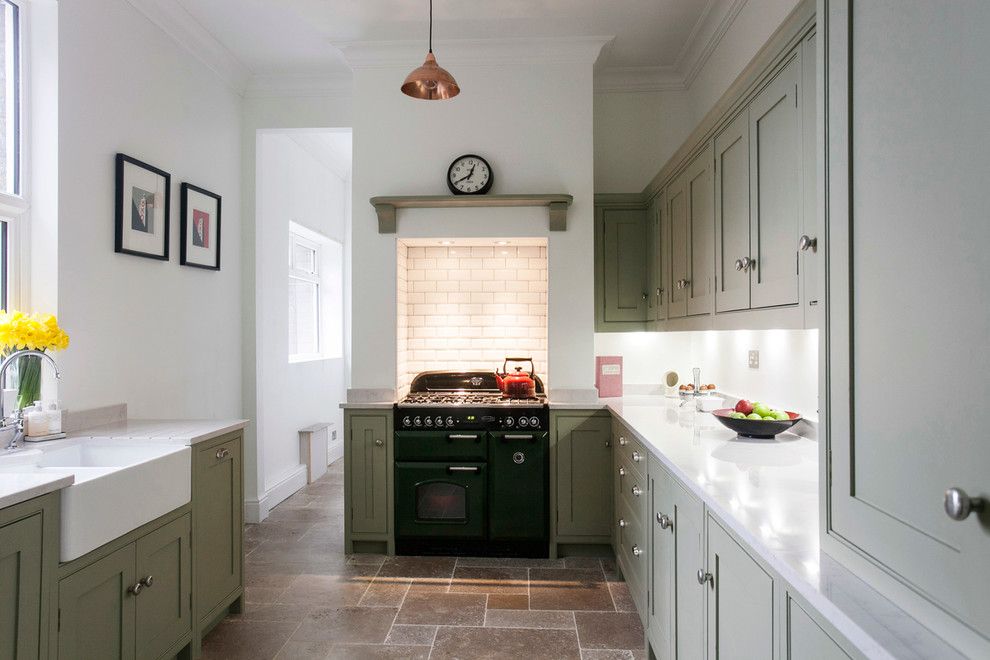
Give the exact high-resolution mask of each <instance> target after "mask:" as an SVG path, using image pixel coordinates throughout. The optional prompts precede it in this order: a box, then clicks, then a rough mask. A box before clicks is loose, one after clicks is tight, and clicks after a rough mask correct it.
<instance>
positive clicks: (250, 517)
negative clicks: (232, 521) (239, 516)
mask: <svg viewBox="0 0 990 660" xmlns="http://www.w3.org/2000/svg"><path fill="white" fill-rule="evenodd" d="M305 485H306V466H305V465H297V466H296V467H295V468H293V469H292V471H290V472H289V473H288V474H287V475H286V476H285V477H283V478H282V479H281V480H280V481H279V482H278V483H276V484H275V485H274V486H272V487H271V488H269V489H268V490H267V491H266V492H265V495H264V497H261V498H260V499H258V500H257V501H255V500H246V501H245V502H244V522H248V523H259V522H261V521H262V520H264V519H265V518H267V517H268V513H269V512H270V511H271V510H272V509H274V508H275V507H276V506H278V505H279V503H281V502H282V501H284V500H286V499H287V498H289V497H290V496H291V495H292V494H293V493H295V492H296V491H298V490H299V489H300V488H302V487H303V486H305Z"/></svg>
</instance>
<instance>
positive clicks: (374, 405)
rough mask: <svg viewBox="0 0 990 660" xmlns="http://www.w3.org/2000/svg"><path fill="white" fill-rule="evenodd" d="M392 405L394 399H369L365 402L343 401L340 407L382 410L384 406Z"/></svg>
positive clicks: (343, 408) (345, 408) (344, 408)
mask: <svg viewBox="0 0 990 660" xmlns="http://www.w3.org/2000/svg"><path fill="white" fill-rule="evenodd" d="M394 405H395V401H370V402H367V403H359V402H352V401H345V402H344V403H342V404H340V408H341V409H342V410H360V409H362V408H363V409H365V410H382V409H385V408H391V407H392V406H394Z"/></svg>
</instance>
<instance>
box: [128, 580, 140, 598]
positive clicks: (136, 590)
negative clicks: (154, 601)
mask: <svg viewBox="0 0 990 660" xmlns="http://www.w3.org/2000/svg"><path fill="white" fill-rule="evenodd" d="M142 589H144V585H143V584H142V583H140V582H138V583H137V584H134V585H131V586H130V587H128V588H127V593H129V594H130V595H132V596H137V595H138V594H140V593H141V590H142Z"/></svg>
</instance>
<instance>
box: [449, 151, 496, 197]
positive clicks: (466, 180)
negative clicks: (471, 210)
mask: <svg viewBox="0 0 990 660" xmlns="http://www.w3.org/2000/svg"><path fill="white" fill-rule="evenodd" d="M494 180H495V175H494V174H493V173H492V166H491V165H489V164H488V161H487V160H485V159H484V158H482V157H481V156H476V155H474V154H465V155H464V156H458V157H457V158H455V159H454V162H453V163H451V164H450V167H449V168H448V169H447V187H448V188H450V192H452V193H454V194H455V195H484V194H485V193H486V192H488V191H489V190H491V189H492V182H493V181H494Z"/></svg>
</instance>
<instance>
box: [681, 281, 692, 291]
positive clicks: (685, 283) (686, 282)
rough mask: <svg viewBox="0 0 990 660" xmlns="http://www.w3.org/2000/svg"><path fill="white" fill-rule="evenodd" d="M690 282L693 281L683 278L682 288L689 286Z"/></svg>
mask: <svg viewBox="0 0 990 660" xmlns="http://www.w3.org/2000/svg"><path fill="white" fill-rule="evenodd" d="M690 283H691V280H681V288H682V289H686V288H688V284H690Z"/></svg>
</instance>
